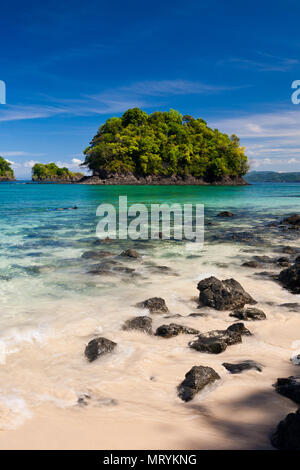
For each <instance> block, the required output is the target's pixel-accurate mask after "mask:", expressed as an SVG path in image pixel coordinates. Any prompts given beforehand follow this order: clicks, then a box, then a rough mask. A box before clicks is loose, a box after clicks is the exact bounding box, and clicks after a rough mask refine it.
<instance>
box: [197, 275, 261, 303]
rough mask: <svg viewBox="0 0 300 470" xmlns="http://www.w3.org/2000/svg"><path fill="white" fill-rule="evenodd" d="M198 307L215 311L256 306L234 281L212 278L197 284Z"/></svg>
mask: <svg viewBox="0 0 300 470" xmlns="http://www.w3.org/2000/svg"><path fill="white" fill-rule="evenodd" d="M197 289H198V290H199V291H200V294H199V306H207V307H212V308H215V309H216V310H229V309H238V308H243V307H244V305H245V304H256V301H255V300H254V299H253V298H252V297H251V296H250V295H249V294H248V293H247V292H246V291H245V290H244V289H243V287H242V286H241V284H240V283H239V282H237V281H236V280H235V279H226V280H225V281H220V280H219V279H217V278H216V277H214V276H211V277H209V278H206V279H203V280H202V281H200V282H199V283H198V286H197Z"/></svg>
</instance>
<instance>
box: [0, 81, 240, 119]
mask: <svg viewBox="0 0 300 470" xmlns="http://www.w3.org/2000/svg"><path fill="white" fill-rule="evenodd" d="M246 86H247V85H246ZM244 87H245V85H243V86H218V85H209V84H204V83H201V82H192V81H187V80H179V79H176V80H160V81H145V82H135V83H132V84H130V85H128V86H122V87H117V88H114V89H110V90H104V91H102V92H100V93H95V94H92V95H81V96H79V97H74V98H73V99H62V98H55V97H51V96H45V95H44V96H43V99H44V101H45V105H42V104H39V105H32V106H27V105H23V106H22V105H8V106H2V107H0V121H2V122H5V121H18V120H25V119H42V118H49V117H52V116H58V115H61V116H93V115H105V114H112V113H116V114H118V113H122V112H124V111H126V109H128V108H132V107H135V106H138V107H142V108H149V107H152V106H153V105H154V104H155V105H158V104H159V100H160V98H162V97H163V98H164V100H165V99H167V97H168V96H170V97H172V96H174V95H192V94H193V95H197V94H198V95H199V94H217V93H221V92H227V91H232V90H237V89H240V88H244ZM151 98H155V100H156V102H155V103H153V99H151Z"/></svg>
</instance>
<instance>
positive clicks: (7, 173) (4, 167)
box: [0, 157, 15, 181]
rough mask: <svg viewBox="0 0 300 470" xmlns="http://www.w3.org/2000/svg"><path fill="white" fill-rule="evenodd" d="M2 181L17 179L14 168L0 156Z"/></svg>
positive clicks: (0, 178) (0, 179)
mask: <svg viewBox="0 0 300 470" xmlns="http://www.w3.org/2000/svg"><path fill="white" fill-rule="evenodd" d="M0 181H15V175H14V170H13V169H12V168H11V166H10V163H9V162H8V161H7V160H5V159H4V158H3V157H0Z"/></svg>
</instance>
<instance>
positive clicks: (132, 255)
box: [120, 248, 141, 259]
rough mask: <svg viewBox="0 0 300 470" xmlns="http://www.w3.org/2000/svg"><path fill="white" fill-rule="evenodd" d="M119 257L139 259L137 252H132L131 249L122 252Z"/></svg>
mask: <svg viewBox="0 0 300 470" xmlns="http://www.w3.org/2000/svg"><path fill="white" fill-rule="evenodd" d="M120 256H125V257H127V258H135V259H136V258H140V257H141V255H140V254H139V253H138V252H137V251H135V250H133V249H132V248H129V249H128V250H124V251H122V253H121V255H120Z"/></svg>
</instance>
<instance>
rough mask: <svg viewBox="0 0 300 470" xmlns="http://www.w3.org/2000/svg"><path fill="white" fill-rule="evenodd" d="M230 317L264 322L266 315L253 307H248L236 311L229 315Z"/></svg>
mask: <svg viewBox="0 0 300 470" xmlns="http://www.w3.org/2000/svg"><path fill="white" fill-rule="evenodd" d="M229 316H230V317H235V318H238V319H239V320H265V319H266V314H265V313H264V312H263V311H262V310H260V309H259V308H255V307H248V308H245V309H243V310H236V311H234V312H232V313H230V315H229Z"/></svg>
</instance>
